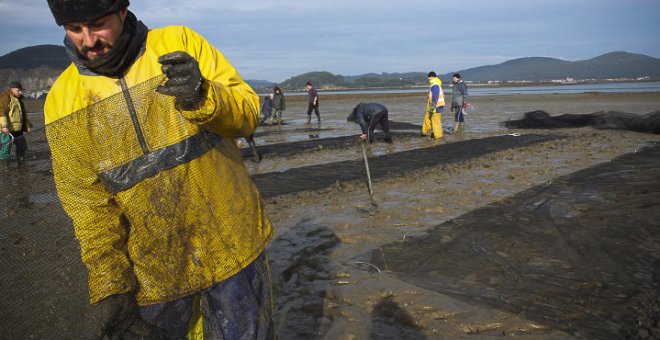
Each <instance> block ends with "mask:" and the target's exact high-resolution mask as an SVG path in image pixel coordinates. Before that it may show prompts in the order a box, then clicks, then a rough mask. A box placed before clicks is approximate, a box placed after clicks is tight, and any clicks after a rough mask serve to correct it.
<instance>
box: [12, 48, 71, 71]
mask: <svg viewBox="0 0 660 340" xmlns="http://www.w3.org/2000/svg"><path fill="white" fill-rule="evenodd" d="M70 63H71V60H69V58H67V56H66V52H65V50H64V46H57V45H38V46H31V47H26V48H21V49H18V50H16V51H13V52H9V53H7V54H5V55H3V56H2V57H0V69H8V68H18V69H34V68H39V67H44V68H52V69H58V70H64V69H65V68H66V67H67V66H68V65H69V64H70Z"/></svg>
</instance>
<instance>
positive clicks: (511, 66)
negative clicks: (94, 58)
mask: <svg viewBox="0 0 660 340" xmlns="http://www.w3.org/2000/svg"><path fill="white" fill-rule="evenodd" d="M69 63H70V61H69V59H68V57H67V56H66V52H65V50H64V47H63V46H56V45H38V46H31V47H26V48H21V49H18V50H16V51H13V52H10V53H8V54H6V55H4V56H0V86H6V85H7V84H8V83H9V82H10V81H12V80H21V81H23V82H24V84H23V85H24V86H25V87H26V88H27V89H29V90H30V91H34V92H40V91H42V92H43V91H46V90H48V89H49V88H50V85H52V83H53V81H54V80H55V78H56V77H57V75H58V74H59V73H60V72H61V71H62V70H64V69H65V68H66V67H67V66H68V65H69ZM438 64H440V65H441V64H442V60H439V61H438ZM456 72H459V73H461V75H462V76H463V79H465V80H468V81H474V82H487V81H501V82H506V81H531V82H542V81H550V80H560V79H566V78H573V79H575V80H577V81H580V80H607V79H622V78H626V79H638V78H644V79H653V80H658V79H660V59H657V58H653V57H649V56H646V55H643V54H635V53H628V52H611V53H607V54H603V55H601V56H598V57H596V58H593V59H588V60H580V61H566V60H561V59H556V58H546V57H529V58H519V59H513V60H509V61H505V62H503V63H500V64H497V65H487V66H480V67H474V68H469V69H465V70H458V71H452V72H448V73H446V74H444V75H440V78H441V79H442V81H443V82H445V83H449V82H450V80H451V75H452V74H453V73H456ZM308 81H310V82H312V83H313V84H314V86H315V87H317V88H319V89H336V88H383V87H390V88H392V87H397V88H400V87H410V86H426V85H427V80H426V72H406V73H366V74H361V75H353V76H344V75H338V74H332V73H330V72H326V71H316V72H307V73H303V74H300V75H296V76H293V77H291V78H289V79H287V80H285V81H284V82H282V83H280V84H279V86H280V87H282V89H284V90H301V89H303V88H304V87H305V83H307V82H308ZM247 82H248V83H249V84H250V85H252V86H253V87H254V88H256V89H260V90H264V89H271V88H272V87H273V86H275V85H276V84H275V83H272V82H269V81H267V80H252V79H250V80H247Z"/></svg>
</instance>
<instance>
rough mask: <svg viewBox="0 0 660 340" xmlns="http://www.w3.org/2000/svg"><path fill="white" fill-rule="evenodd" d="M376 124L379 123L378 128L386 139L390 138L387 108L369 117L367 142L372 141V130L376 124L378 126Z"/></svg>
mask: <svg viewBox="0 0 660 340" xmlns="http://www.w3.org/2000/svg"><path fill="white" fill-rule="evenodd" d="M378 124H380V128H381V129H382V130H383V132H384V133H385V138H386V139H390V138H391V136H390V119H389V114H388V112H387V110H383V111H380V112H378V113H376V114H375V115H373V117H371V121H370V122H369V129H368V132H367V137H368V139H369V142H372V141H373V132H374V130H375V129H376V126H378Z"/></svg>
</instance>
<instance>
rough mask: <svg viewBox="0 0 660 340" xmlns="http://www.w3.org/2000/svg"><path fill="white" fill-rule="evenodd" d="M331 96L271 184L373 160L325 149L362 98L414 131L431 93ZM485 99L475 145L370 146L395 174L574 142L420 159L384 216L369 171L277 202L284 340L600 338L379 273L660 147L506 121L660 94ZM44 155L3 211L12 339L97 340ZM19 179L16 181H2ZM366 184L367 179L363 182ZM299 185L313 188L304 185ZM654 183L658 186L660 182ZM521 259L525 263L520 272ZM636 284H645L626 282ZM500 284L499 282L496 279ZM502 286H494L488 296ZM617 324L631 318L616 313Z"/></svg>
mask: <svg viewBox="0 0 660 340" xmlns="http://www.w3.org/2000/svg"><path fill="white" fill-rule="evenodd" d="M321 95H322V97H321V114H322V119H323V121H322V123H321V124H320V125H318V124H312V125H306V124H304V122H305V120H306V115H305V113H304V112H305V110H306V104H305V103H304V101H303V100H299V99H297V98H294V97H290V99H291V100H289V103H288V104H289V105H288V106H287V107H288V109H287V111H285V115H284V117H285V119H286V120H287V122H288V123H290V124H287V125H284V126H282V127H281V128H280V127H261V128H260V129H259V130H258V132H257V135H256V140H257V144H258V145H260V146H263V147H264V148H265V147H266V146H267V145H275V144H282V147H284V148H285V147H286V143H292V142H302V141H305V142H309V143H312V145H311V146H310V145H307V146H306V147H305V148H304V150H302V149H301V150H300V151H296V152H290V153H288V154H285V155H278V154H277V152H275V153H270V154H266V155H264V159H263V161H262V162H259V163H256V162H252V161H250V160H246V166H247V167H248V170H249V171H250V172H251V173H252V174H253V175H254V176H255V180H256V181H257V183H259V181H258V180H257V178H259V176H272V175H269V174H272V173H280V174H286V170H289V169H292V170H295V169H303V168H305V167H313V166H321V165H325V166H327V167H328V168H329V169H330V168H333V167H334V168H337V167H338V166H339V165H338V164H340V163H339V162H345V161H346V162H354V163H355V164H359V162H360V161H361V159H362V151H361V149H360V148H359V145H357V144H354V143H352V144H351V143H348V144H346V145H338V146H336V147H332V148H327V147H324V146H323V145H324V142H323V141H324V140H326V139H330V138H341V137H346V138H348V136H356V135H357V134H358V132H359V131H358V130H359V129H358V127H357V125H355V124H349V123H346V122H345V117H346V115H347V114H348V113H349V112H350V110H351V109H352V108H353V107H354V106H355V105H357V103H359V102H360V101H363V102H370V101H377V102H381V103H383V104H385V105H386V106H387V107H388V109H389V111H390V119H391V120H394V121H397V122H404V123H409V124H420V120H421V115H422V113H423V109H424V96H423V94H407V95H362V96H348V95H336V96H330V95H323V94H321ZM471 102H472V103H473V104H474V105H475V106H476V107H477V112H476V113H474V114H471V115H468V116H467V117H466V121H467V131H466V133H465V134H463V135H446V136H445V140H444V141H428V140H426V139H424V138H419V137H415V136H414V133H418V131H414V129H401V130H398V131H399V132H401V133H408V135H404V136H399V137H398V138H397V139H395V143H394V145H387V144H385V143H377V144H373V145H371V146H370V147H369V155H370V157H372V162H371V163H372V164H373V165H374V166H376V165H378V167H379V169H380V168H381V167H382V166H383V165H382V163H379V160H378V158H382V159H387V157H390V156H393V155H396V154H397V153H402V152H406V151H414V150H418V149H429V150H431V149H433V150H443V148H450V149H451V148H452V144H454V143H459V144H460V143H468V144H467V145H468V146H469V145H470V144H469V143H470V142H471V141H473V140H482V139H484V138H489V137H495V138H498V136H502V135H506V134H509V133H520V134H522V135H523V136H531V135H538V136H558V135H560V136H561V138H549V139H548V140H545V141H540V142H538V143H533V144H526V143H520V145H513V146H512V147H509V148H505V149H499V150H495V151H492V152H485V153H480V154H476V153H472V151H471V150H470V148H469V147H467V148H466V149H465V151H464V152H465V153H466V154H467V156H468V157H463V158H456V160H455V161H451V159H450V160H449V161H444V162H440V161H437V160H434V159H421V160H420V159H415V158H411V159H410V160H411V161H415V162H419V161H426V163H424V166H421V167H413V168H410V169H407V170H406V169H404V170H401V171H392V172H384V173H382V174H381V175H379V176H376V177H375V181H374V189H375V197H376V203H377V205H378V210H377V211H376V210H375V209H374V207H373V206H372V205H371V203H370V198H369V194H368V192H367V187H366V183H365V180H366V174H364V172H362V173H361V174H360V173H355V172H356V171H357V169H358V167H357V166H351V167H347V168H346V171H349V170H350V171H351V174H350V175H352V176H355V177H352V178H353V179H350V180H346V181H340V180H337V181H335V182H334V184H330V185H329V186H325V187H324V188H322V189H318V188H317V189H314V190H308V191H301V192H295V193H289V194H269V195H265V196H267V198H266V203H267V209H268V210H269V212H270V215H271V220H272V222H273V224H274V226H275V229H276V238H275V240H274V241H273V242H272V243H271V245H270V246H269V248H268V256H269V258H270V261H271V270H272V277H273V288H274V294H275V309H276V327H277V333H278V335H279V336H280V338H282V339H310V338H323V339H365V338H374V339H401V338H406V339H424V338H467V337H473V336H474V335H481V336H507V337H508V336H511V337H514V336H515V337H517V338H521V337H522V338H525V339H532V338H533V339H537V338H548V337H550V338H566V339H570V338H585V337H589V336H588V334H590V333H585V332H580V331H579V329H578V330H577V331H576V330H575V329H574V328H570V327H561V326H558V324H557V321H556V320H552V322H548V321H544V319H543V317H530V316H529V315H526V314H525V313H524V312H520V311H517V310H515V309H512V308H507V306H506V305H505V304H504V303H503V304H502V305H498V304H496V303H485V302H483V301H479V300H478V299H464V298H459V297H457V296H456V294H452V291H451V290H447V292H443V291H442V289H435V290H434V289H429V287H428V286H425V288H422V285H416V284H414V283H413V282H411V281H410V280H405V279H402V277H401V276H400V275H399V273H398V272H396V271H388V270H387V269H386V268H378V269H376V268H377V267H378V265H377V264H376V263H375V261H372V259H371V257H370V256H371V255H370V254H372V253H373V252H374V250H377V249H380V248H383V247H386V246H388V245H391V244H393V243H396V242H401V241H405V240H414V239H416V238H425V237H426V236H427V232H429V230H432V229H434V228H437V227H438V226H441V225H443V223H449V222H450V221H456V220H459V221H460V218H461V216H463V215H464V214H468V213H470V212H472V211H475V210H478V209H480V208H482V207H486V206H488V205H491V204H494V203H502V202H506V200H507V199H510V198H511V197H513V196H515V195H517V194H520V193H523V192H525V191H526V190H532V189H533V188H535V187H537V186H538V185H543V184H547V183H551V182H553V181H555V180H556V179H558V178H560V177H562V176H567V175H570V174H572V173H575V172H577V171H580V170H584V169H586V168H589V167H592V166H596V165H599V164H604V163H608V162H610V161H611V160H612V159H615V158H617V157H619V156H621V155H624V154H629V153H634V152H635V151H636V150H641V149H642V148H643V147H644V146H646V145H648V144H649V143H654V142H656V143H657V142H660V136H659V135H653V134H643V133H636V132H630V131H618V130H596V129H593V128H580V129H561V130H510V129H506V128H505V127H503V126H502V124H501V123H502V122H503V121H505V120H508V119H517V118H520V117H522V115H523V113H524V112H527V111H532V110H544V111H547V112H549V113H551V114H563V113H591V112H596V111H620V112H632V113H647V112H651V111H656V110H659V109H660V94H657V93H651V94H577V95H517V96H489V97H474V98H472V99H471ZM34 118H35V119H34V120H36V121H38V118H39V116H38V115H34ZM451 120H452V118H451V116H450V114H449V113H447V114H444V115H443V123H444V124H445V126H446V127H450V126H451ZM33 138H35V140H34V142H32V143H31V141H30V140H28V143H30V145H31V146H33V145H39V143H41V141H40V140H38V139H37V137H36V136H33ZM351 138H352V137H351ZM506 138H512V139H515V138H516V137H513V136H510V137H506ZM315 141H318V142H317V143H318V145H316V146H314V145H313V143H314V142H315ZM475 143H477V141H475ZM459 144H457V146H458V145H459ZM474 145H476V144H474ZM33 151H38V150H33ZM33 155H34V157H33V158H32V159H30V160H29V161H28V162H27V163H26V164H25V165H24V166H23V168H21V169H18V168H17V167H16V164H13V163H12V164H10V170H9V171H11V172H12V173H16V172H19V173H20V172H23V173H24V175H22V176H17V180H16V181H12V185H11V186H10V187H6V186H5V187H4V188H3V189H1V190H0V196H1V197H0V198H2V199H3V206H2V209H0V255H1V256H2V258H3V261H2V264H1V267H0V270H1V271H2V272H3V273H5V274H3V275H4V277H3V280H2V282H3V283H2V287H1V288H0V294H2V296H0V301H2V303H0V304H1V305H0V310H2V311H3V318H2V319H3V321H2V325H1V326H2V327H0V329H1V330H0V338H18V339H20V338H31V337H35V338H71V337H79V338H88V337H89V336H90V335H92V334H94V327H95V325H96V323H95V314H94V311H93V310H92V309H91V308H90V307H89V306H88V304H87V302H86V299H87V288H86V273H85V271H84V269H83V267H82V264H81V263H80V257H79V253H78V251H79V248H78V246H77V244H76V242H75V240H74V238H73V232H72V230H71V229H72V228H71V227H70V222H69V220H68V219H67V218H66V217H65V216H64V213H63V211H62V209H61V207H60V206H59V202H58V201H57V199H56V196H55V191H54V188H53V185H52V174H51V173H50V171H49V168H50V163H49V161H48V159H47V156H48V154H47V153H46V152H36V153H34V154H33ZM420 157H422V156H420ZM425 157H426V156H425ZM396 163H405V160H403V161H402V160H400V159H397V160H396ZM385 164H386V163H385ZM396 165H397V164H394V165H393V166H394V167H396ZM312 169H313V170H314V168H312ZM315 171H316V173H314V175H319V174H318V172H321V171H323V168H316V170H315ZM361 171H363V169H361ZM374 171H378V170H376V169H374ZM7 174H8V173H7V172H6V170H3V172H2V176H3V178H4V177H5V176H6V175H7ZM321 175H322V174H321ZM360 175H363V176H364V177H363V178H362V179H359V177H360ZM292 176H293V175H292ZM296 176H301V177H305V175H304V174H299V175H296ZM308 177H313V176H311V175H310V176H308ZM273 178H275V177H273ZM356 178H357V179H356ZM273 181H275V182H276V183H275V184H273V183H272V181H268V183H269V185H270V186H273V187H277V181H276V180H273ZM262 185H263V184H262ZM282 185H284V184H282ZM653 185H657V181H656V182H654V183H653ZM264 190H266V189H265V188H264ZM656 198H657V196H652V201H650V202H647V204H649V205H651V206H655V207H657V206H658V205H660V202H658V201H657V200H656ZM595 218H596V217H595ZM656 221H657V220H656ZM458 228H459V229H460V226H459V227H458ZM652 232H653V234H652V235H651V236H650V237H651V240H655V242H653V241H652V242H651V243H650V247H651V248H654V247H655V249H652V250H651V251H650V252H649V254H650V255H649V256H656V257H655V258H654V259H653V260H655V261H656V262H655V263H656V264H657V263H660V262H657V261H660V257H657V256H658V250H657V248H658V247H659V246H658V242H657V240H658V238H659V237H660V235H658V228H657V224H656V228H655V229H654V230H653V229H652ZM447 237H448V238H450V237H451V234H448V235H447ZM647 247H649V245H647ZM429 255H433V254H429ZM455 255H456V254H455ZM458 255H461V253H458ZM464 256H465V258H466V260H465V263H464V265H466V266H467V264H468V263H469V262H470V261H468V260H469V258H471V256H474V254H472V253H470V252H466V253H465V254H464ZM514 260H515V259H511V260H510V261H511V263H513V262H514ZM461 262H462V261H461V258H460V256H458V257H457V258H456V259H455V261H454V262H453V263H448V264H447V265H452V266H455V267H460V266H461V265H462V263H461ZM374 266H375V267H374ZM378 270H381V271H380V272H378ZM650 271H651V269H650V268H649V272H650ZM448 272H451V270H449V269H448ZM476 274H478V273H475V275H476ZM628 274H630V275H633V274H634V273H626V274H625V275H628ZM647 274H648V273H647ZM439 275H442V273H441V272H440V273H439ZM651 282H654V283H655V285H656V286H655V287H656V288H655V292H653V290H651V293H649V296H648V301H651V302H652V301H654V299H656V301H657V299H658V296H659V294H658V290H657V284H658V279H657V277H655V278H653V279H652V280H651ZM490 284H491V285H493V286H496V285H497V282H491V283H490ZM488 287H489V286H488V284H485V285H484V286H483V289H488ZM648 306H650V307H649V308H650V310H651V311H653V304H652V303H650V302H649V304H648ZM656 306H657V304H656ZM35 311H39V312H37V313H35ZM612 313H623V312H621V311H616V310H613V311H612ZM654 315H655V317H656V318H657V309H656V314H653V312H651V313H650V314H649V315H648V316H639V315H638V314H635V313H632V312H631V313H630V315H613V316H612V317H611V318H610V319H613V320H619V319H621V320H624V319H625V320H628V322H629V323H630V324H631V325H632V324H635V323H640V324H647V323H649V324H650V326H648V327H647V326H644V327H640V328H639V329H638V330H637V331H638V333H635V334H638V335H640V333H639V332H640V331H641V335H640V336H643V335H644V334H646V333H644V332H647V333H648V334H652V332H653V329H656V330H657V327H658V326H657V324H655V323H654V322H656V321H657V319H655V321H654V319H653V318H654ZM628 317H629V318H628ZM626 318H628V319H626ZM630 318H632V319H630ZM635 318H637V319H635ZM565 320H570V318H569V317H567V318H566V319H565ZM560 321H561V320H560ZM626 326H630V325H613V326H612V327H611V328H610V330H609V331H610V332H611V335H612V337H621V336H622V335H623V334H624V333H623V332H624V328H625V327H626ZM654 327H655V328H654ZM625 329H626V330H629V329H630V327H628V328H625Z"/></svg>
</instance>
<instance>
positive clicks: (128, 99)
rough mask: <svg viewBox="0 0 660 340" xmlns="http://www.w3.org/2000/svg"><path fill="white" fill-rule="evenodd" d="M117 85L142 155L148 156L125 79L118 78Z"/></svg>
mask: <svg viewBox="0 0 660 340" xmlns="http://www.w3.org/2000/svg"><path fill="white" fill-rule="evenodd" d="M119 84H120V85H121V91H122V93H124V99H126V104H127V105H128V112H129V113H130V114H131V120H132V121H133V127H134V128H135V133H136V134H137V139H138V142H140V148H142V153H144V154H148V153H149V148H148V147H147V141H146V140H145V139H144V134H143V133H142V128H140V122H139V121H138V117H137V113H136V112H135V104H133V98H131V94H130V93H129V92H128V85H126V79H125V78H124V77H121V78H119Z"/></svg>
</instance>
